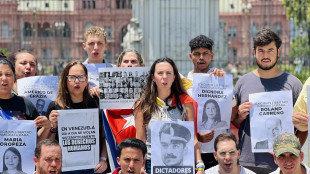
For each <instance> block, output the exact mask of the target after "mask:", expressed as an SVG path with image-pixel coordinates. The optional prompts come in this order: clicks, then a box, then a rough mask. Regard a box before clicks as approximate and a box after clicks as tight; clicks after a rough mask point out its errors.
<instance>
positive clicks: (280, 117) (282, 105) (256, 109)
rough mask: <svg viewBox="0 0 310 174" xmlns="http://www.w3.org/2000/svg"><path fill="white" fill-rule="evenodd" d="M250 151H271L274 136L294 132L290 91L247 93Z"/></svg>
mask: <svg viewBox="0 0 310 174" xmlns="http://www.w3.org/2000/svg"><path fill="white" fill-rule="evenodd" d="M249 101H250V102H252V108H251V110H250V126H251V127H250V129H251V145H252V152H268V151H272V148H273V141H274V139H275V138H276V136H278V135H280V134H282V133H285V132H288V133H294V125H293V123H292V116H293V99H292V91H274V92H261V93H255V94H250V95H249Z"/></svg>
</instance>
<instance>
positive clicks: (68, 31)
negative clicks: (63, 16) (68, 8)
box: [63, 22, 71, 37]
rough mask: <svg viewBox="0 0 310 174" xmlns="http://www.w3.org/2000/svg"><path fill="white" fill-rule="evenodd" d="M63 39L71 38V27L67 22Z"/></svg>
mask: <svg viewBox="0 0 310 174" xmlns="http://www.w3.org/2000/svg"><path fill="white" fill-rule="evenodd" d="M63 32H64V33H63V37H71V29H70V26H69V24H68V23H67V22H65V27H64V31H63Z"/></svg>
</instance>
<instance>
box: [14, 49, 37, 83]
mask: <svg viewBox="0 0 310 174" xmlns="http://www.w3.org/2000/svg"><path fill="white" fill-rule="evenodd" d="M36 72H37V64H36V59H35V57H34V56H33V55H31V54H29V53H19V54H17V56H16V62H15V74H16V79H21V78H24V77H30V76H34V75H35V74H36Z"/></svg>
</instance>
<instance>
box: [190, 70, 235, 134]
mask: <svg viewBox="0 0 310 174" xmlns="http://www.w3.org/2000/svg"><path fill="white" fill-rule="evenodd" d="M193 98H194V99H195V101H196V102H197V103H198V115H197V123H198V124H197V127H198V132H207V131H210V130H221V129H229V123H230V118H231V111H232V109H231V108H232V99H233V77H232V75H225V76H224V77H217V76H214V75H209V74H204V73H194V78H193Z"/></svg>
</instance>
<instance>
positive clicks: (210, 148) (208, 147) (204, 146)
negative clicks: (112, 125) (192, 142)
mask: <svg viewBox="0 0 310 174" xmlns="http://www.w3.org/2000/svg"><path fill="white" fill-rule="evenodd" d="M228 132H229V130H228V129H222V130H216V131H214V136H213V139H212V140H211V141H209V142H207V143H202V142H199V146H200V152H201V153H213V152H214V140H215V138H216V137H217V136H219V135H220V134H223V133H228Z"/></svg>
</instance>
